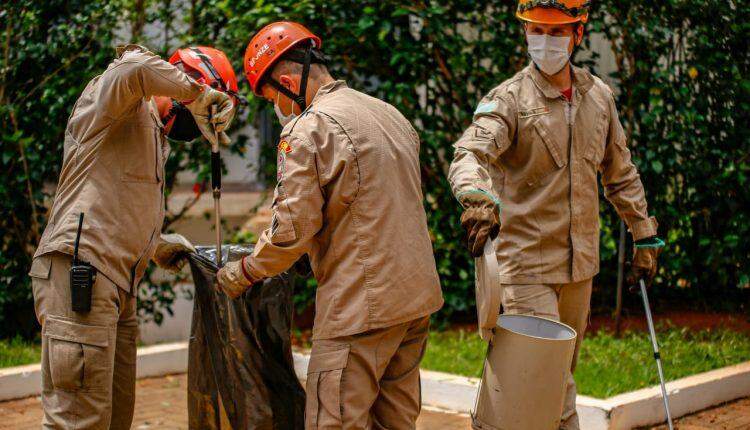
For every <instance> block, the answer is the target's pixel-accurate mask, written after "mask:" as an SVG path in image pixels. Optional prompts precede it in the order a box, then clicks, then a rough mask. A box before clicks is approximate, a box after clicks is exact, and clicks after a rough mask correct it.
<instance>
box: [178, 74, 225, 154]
mask: <svg viewBox="0 0 750 430" xmlns="http://www.w3.org/2000/svg"><path fill="white" fill-rule="evenodd" d="M213 106H215V111H216V112H215V113H213V115H212V112H211V110H212V109H211V108H212V107H213ZM185 107H186V108H187V109H188V110H189V111H190V113H191V114H193V118H194V119H195V123H196V124H197V125H198V129H200V131H201V134H203V137H205V138H206V139H207V140H208V141H209V142H210V143H211V145H216V144H221V145H229V144H230V143H231V141H230V140H229V136H227V134H226V133H225V132H224V130H226V129H227V128H229V124H231V123H232V119H233V118H234V114H235V112H236V108H235V106H234V102H233V101H232V98H231V97H230V96H229V95H228V94H226V93H223V92H221V91H218V90H215V89H213V88H211V87H210V86H208V85H205V84H204V85H203V91H202V92H201V94H200V95H199V96H198V98H196V99H195V100H193V101H192V102H190V103H188V104H186V105H185ZM214 129H215V130H216V131H217V132H218V134H219V140H218V142H217V141H216V134H215V133H214Z"/></svg>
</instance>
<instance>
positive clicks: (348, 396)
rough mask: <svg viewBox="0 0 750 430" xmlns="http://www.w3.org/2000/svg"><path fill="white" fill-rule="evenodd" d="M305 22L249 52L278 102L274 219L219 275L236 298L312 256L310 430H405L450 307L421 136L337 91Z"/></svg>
mask: <svg viewBox="0 0 750 430" xmlns="http://www.w3.org/2000/svg"><path fill="white" fill-rule="evenodd" d="M320 46H321V42H320V38H318V37H317V36H315V35H314V34H312V33H311V32H310V31H309V30H308V29H306V28H305V27H303V26H302V25H300V24H297V23H292V22H277V23H273V24H270V25H268V26H266V27H265V28H263V29H262V30H260V31H259V32H258V34H256V35H255V37H253V39H252V40H251V41H250V44H249V45H248V47H247V50H246V51H245V73H246V74H247V78H248V81H249V82H250V85H251V86H252V89H253V91H254V92H255V94H256V95H258V96H262V97H264V98H265V99H266V100H268V101H270V102H272V103H274V109H275V110H276V114H277V115H278V117H279V121H281V124H282V125H283V126H284V129H283V131H282V132H281V138H280V139H281V140H280V142H279V145H278V167H277V168H278V174H277V180H278V184H277V186H276V190H275V195H274V202H273V206H272V209H273V218H272V222H271V226H270V228H269V229H267V230H266V231H264V232H263V233H262V234H261V236H260V239H259V240H258V243H257V245H256V247H255V251H254V252H253V254H252V255H251V256H248V257H247V258H244V259H242V260H241V261H238V262H234V263H227V265H226V266H225V267H224V268H223V269H222V270H221V271H220V272H219V274H218V280H219V284H220V286H221V288H222V289H223V290H224V291H225V292H226V293H227V294H228V295H229V296H231V297H237V296H239V295H241V294H242V293H243V292H244V291H245V290H246V289H247V288H249V287H251V286H252V284H254V283H257V282H260V281H261V280H263V279H265V278H269V277H272V276H275V275H277V274H279V273H281V272H283V271H285V270H287V269H288V268H289V267H290V266H292V264H293V263H294V262H295V261H297V259H299V258H300V257H301V256H302V255H304V254H307V255H308V256H309V257H310V262H311V265H312V268H313V272H314V274H315V278H316V279H317V281H318V289H317V294H316V309H315V324H314V327H313V346H312V353H311V356H310V364H309V367H308V374H307V405H306V413H305V422H306V423H305V427H306V428H308V429H317V428H326V429H335V428H338V429H342V428H343V429H361V428H380V429H410V428H414V427H415V421H416V419H417V416H418V415H419V412H420V408H421V406H420V385H419V363H420V361H421V359H422V354H423V352H424V349H425V345H426V341H427V332H428V324H429V315H430V314H432V313H433V312H435V311H437V310H438V309H439V308H440V307H441V306H442V304H443V299H442V294H441V291H440V284H439V280H438V275H437V271H436V269H435V260H434V257H433V254H432V243H431V242H430V237H429V233H428V230H427V217H426V215H425V211H424V207H423V205H422V190H421V179H420V167H419V138H418V136H417V133H416V132H415V131H414V129H413V128H412V126H411V124H410V123H409V121H407V120H406V119H405V118H404V117H403V116H402V115H401V114H400V113H399V112H398V111H397V110H396V109H395V108H394V107H393V106H391V105H389V104H387V103H384V102H383V101H381V100H378V99H375V98H372V97H369V96H367V95H365V94H362V93H360V92H358V91H355V90H352V89H350V88H348V87H347V85H346V83H344V82H343V81H335V80H334V79H333V78H332V77H331V75H330V74H329V73H328V69H327V68H326V66H325V65H324V57H323V54H322V52H321V51H320Z"/></svg>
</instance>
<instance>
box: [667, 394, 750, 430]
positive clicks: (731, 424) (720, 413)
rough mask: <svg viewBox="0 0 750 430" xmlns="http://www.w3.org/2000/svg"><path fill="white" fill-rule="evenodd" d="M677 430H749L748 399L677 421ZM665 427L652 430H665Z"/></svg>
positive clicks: (749, 401)
mask: <svg viewBox="0 0 750 430" xmlns="http://www.w3.org/2000/svg"><path fill="white" fill-rule="evenodd" d="M675 427H676V428H678V429H679V430H709V429H710V430H746V429H750V397H747V398H744V399H741V400H737V401H735V402H731V403H727V404H724V405H721V406H717V407H715V408H711V409H706V410H705V411H702V412H698V413H697V414H694V415H690V416H687V417H685V418H682V419H679V420H677V422H676V423H675ZM666 428H667V427H666V426H660V427H655V428H654V430H665V429H666Z"/></svg>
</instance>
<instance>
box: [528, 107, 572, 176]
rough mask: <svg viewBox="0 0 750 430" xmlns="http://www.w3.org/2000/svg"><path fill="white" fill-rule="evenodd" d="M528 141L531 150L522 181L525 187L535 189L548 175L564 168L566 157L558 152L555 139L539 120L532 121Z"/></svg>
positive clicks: (558, 148)
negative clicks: (527, 166) (527, 167)
mask: <svg viewBox="0 0 750 430" xmlns="http://www.w3.org/2000/svg"><path fill="white" fill-rule="evenodd" d="M528 139H529V140H528V141H527V143H528V144H530V145H531V148H532V151H531V153H530V157H529V160H528V161H529V163H528V164H529V166H530V167H529V169H528V171H527V172H526V174H525V175H524V177H523V178H522V180H523V183H524V185H525V186H526V187H528V188H536V187H537V186H538V185H539V184H540V183H541V182H542V180H543V179H544V178H545V177H547V176H548V175H549V174H551V173H552V172H555V171H557V170H559V169H561V168H563V167H565V166H566V165H567V164H568V160H567V155H566V154H564V153H563V152H562V151H561V150H560V147H559V145H558V143H557V138H556V137H555V136H553V135H552V133H550V131H549V129H548V128H547V126H545V125H544V124H543V123H542V121H541V120H539V119H537V120H536V121H534V123H533V129H532V131H531V133H530V135H529V136H528Z"/></svg>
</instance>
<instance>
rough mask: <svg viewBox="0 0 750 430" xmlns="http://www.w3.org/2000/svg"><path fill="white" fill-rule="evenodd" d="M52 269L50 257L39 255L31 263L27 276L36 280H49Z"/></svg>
mask: <svg viewBox="0 0 750 430" xmlns="http://www.w3.org/2000/svg"><path fill="white" fill-rule="evenodd" d="M51 269H52V256H51V255H50V254H46V255H40V256H39V257H36V258H35V259H34V260H33V261H32V262H31V269H29V276H31V277H32V278H37V279H49V273H50V270H51Z"/></svg>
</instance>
